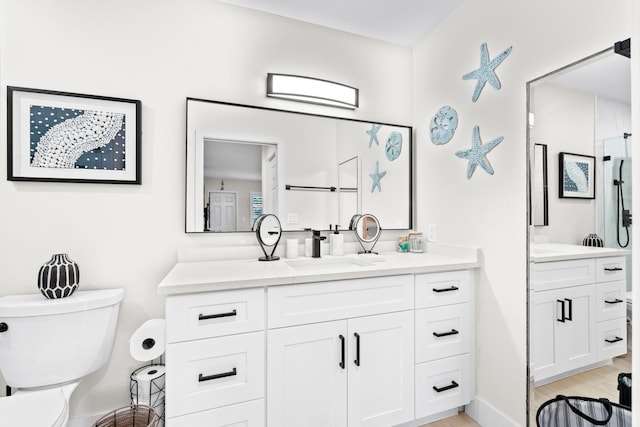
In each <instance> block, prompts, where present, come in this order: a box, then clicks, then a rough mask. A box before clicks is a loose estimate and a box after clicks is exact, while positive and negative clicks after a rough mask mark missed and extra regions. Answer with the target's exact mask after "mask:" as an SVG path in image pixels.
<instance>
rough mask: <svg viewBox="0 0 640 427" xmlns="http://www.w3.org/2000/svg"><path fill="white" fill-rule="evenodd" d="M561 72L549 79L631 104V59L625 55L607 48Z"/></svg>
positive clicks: (558, 84)
mask: <svg viewBox="0 0 640 427" xmlns="http://www.w3.org/2000/svg"><path fill="white" fill-rule="evenodd" d="M557 74H558V75H557V76H555V75H553V76H550V79H549V80H547V82H548V83H551V84H553V85H556V86H560V87H564V88H566V89H571V90H577V91H580V92H585V93H590V94H594V95H597V96H598V97H602V98H607V99H610V100H613V101H617V102H621V103H623V104H628V105H631V61H630V60H629V58H627V57H625V56H622V55H618V54H616V53H613V51H611V52H607V53H604V54H602V55H598V56H597V57H596V58H594V59H592V60H589V61H585V62H581V63H579V64H576V65H575V66H573V67H571V68H569V69H567V70H566V71H563V72H558V73H557Z"/></svg>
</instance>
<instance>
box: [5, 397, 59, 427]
mask: <svg viewBox="0 0 640 427" xmlns="http://www.w3.org/2000/svg"><path fill="white" fill-rule="evenodd" d="M66 409H67V402H66V399H65V397H64V396H63V395H62V391H61V390H60V389H51V390H42V391H33V392H22V393H18V394H15V395H13V396H10V397H2V398H0V416H1V417H2V420H3V421H2V422H3V424H4V423H5V422H7V425H10V426H12V427H34V426H43V427H44V426H59V425H61V424H60V420H61V419H64V415H65V412H66Z"/></svg>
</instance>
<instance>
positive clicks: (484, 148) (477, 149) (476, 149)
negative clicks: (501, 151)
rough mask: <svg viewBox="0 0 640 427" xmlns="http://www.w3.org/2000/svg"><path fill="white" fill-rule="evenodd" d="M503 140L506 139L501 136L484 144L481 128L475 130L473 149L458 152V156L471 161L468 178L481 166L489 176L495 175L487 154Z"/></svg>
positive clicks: (468, 167)
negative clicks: (481, 137)
mask: <svg viewBox="0 0 640 427" xmlns="http://www.w3.org/2000/svg"><path fill="white" fill-rule="evenodd" d="M503 139H504V138H503V137H502V136H499V137H497V138H495V139H493V140H491V141H489V142H487V143H486V144H483V143H482V141H481V140H480V128H479V127H478V126H475V127H474V128H473V139H472V141H471V148H470V149H468V150H462V151H458V152H456V156H458V157H460V158H462V159H467V160H468V161H469V163H468V165H467V178H471V177H472V176H473V172H474V171H475V170H476V166H480V167H481V168H482V169H484V171H485V172H487V173H488V174H489V175H493V168H492V167H491V164H490V163H489V160H487V153H489V151H491V150H493V149H494V148H495V147H496V146H497V145H498V144H500V143H501V142H502V140H503Z"/></svg>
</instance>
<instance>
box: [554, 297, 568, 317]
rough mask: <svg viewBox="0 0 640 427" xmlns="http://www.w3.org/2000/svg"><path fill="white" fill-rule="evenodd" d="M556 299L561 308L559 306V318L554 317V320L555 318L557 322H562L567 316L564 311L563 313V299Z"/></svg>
mask: <svg viewBox="0 0 640 427" xmlns="http://www.w3.org/2000/svg"><path fill="white" fill-rule="evenodd" d="M556 301H557V302H559V303H560V304H561V308H560V310H561V314H560V318H559V319H556V320H557V321H558V322H562V323H564V321H565V319H566V318H567V317H566V313H565V311H564V301H563V300H561V299H559V300H556Z"/></svg>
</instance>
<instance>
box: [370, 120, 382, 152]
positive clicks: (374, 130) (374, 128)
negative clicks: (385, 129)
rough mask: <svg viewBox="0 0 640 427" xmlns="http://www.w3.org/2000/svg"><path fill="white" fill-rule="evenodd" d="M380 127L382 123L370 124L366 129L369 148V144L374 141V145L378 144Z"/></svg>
mask: <svg viewBox="0 0 640 427" xmlns="http://www.w3.org/2000/svg"><path fill="white" fill-rule="evenodd" d="M381 127H382V125H374V124H372V125H371V129H369V130H368V131H367V134H368V135H369V148H371V144H373V143H374V142H375V143H376V145H380V143H379V142H378V131H379V130H380V128H381Z"/></svg>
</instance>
